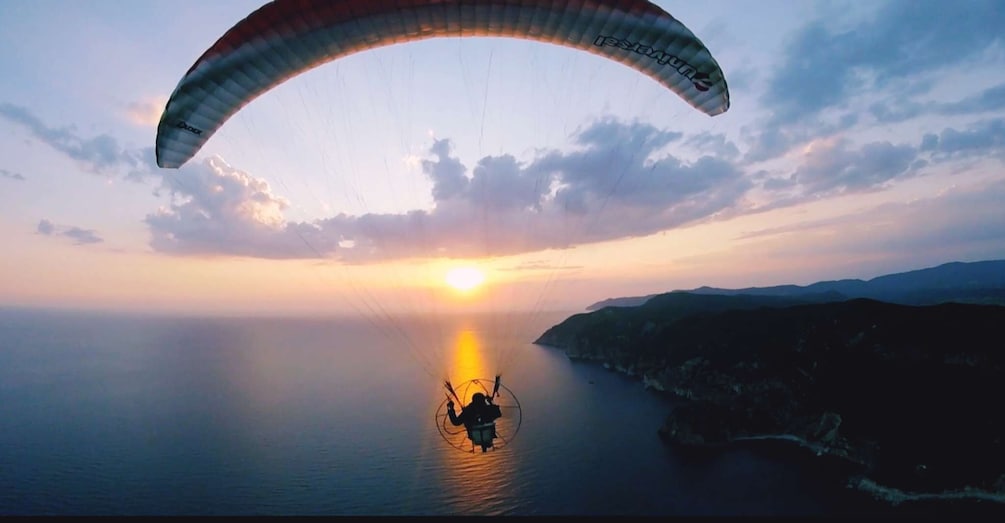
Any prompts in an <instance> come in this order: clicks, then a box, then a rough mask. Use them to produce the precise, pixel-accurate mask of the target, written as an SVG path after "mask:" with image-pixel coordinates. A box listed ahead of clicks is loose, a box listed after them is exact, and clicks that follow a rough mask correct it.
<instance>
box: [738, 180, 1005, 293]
mask: <svg viewBox="0 0 1005 523" xmlns="http://www.w3.org/2000/svg"><path fill="white" fill-rule="evenodd" d="M1003 200H1005V180H994V181H990V182H983V183H980V184H976V185H973V186H956V187H952V188H950V189H947V190H945V191H943V192H941V193H940V194H938V195H936V196H933V197H930V198H924V199H918V200H913V201H910V202H906V203H887V204H884V205H880V206H877V207H874V208H872V209H866V210H862V211H860V212H857V213H854V214H847V215H844V216H841V217H837V218H828V219H823V220H813V221H806V222H799V223H794V224H792V225H789V226H785V227H776V228H771V229H763V230H757V231H750V232H748V233H745V234H744V235H742V236H741V237H740V238H738V239H747V240H749V239H755V238H759V239H762V240H765V241H764V243H762V244H761V246H760V247H759V248H758V249H757V250H758V252H759V253H760V255H763V256H770V257H778V258H779V259H786V258H789V259H798V258H799V257H823V258H827V257H835V258H843V259H847V260H855V259H859V260H870V263H881V264H882V266H883V267H889V268H893V267H896V266H900V267H904V266H916V267H923V266H929V265H933V264H938V263H942V262H944V261H945V260H947V259H953V260H981V259H996V258H1001V257H1002V256H1003V252H1005V221H1003V220H988V216H997V215H1000V214H1001V202H1002V201H1003ZM762 263H766V262H764V261H763V260H762ZM884 270H885V269H877V273H881V272H883V271H884Z"/></svg>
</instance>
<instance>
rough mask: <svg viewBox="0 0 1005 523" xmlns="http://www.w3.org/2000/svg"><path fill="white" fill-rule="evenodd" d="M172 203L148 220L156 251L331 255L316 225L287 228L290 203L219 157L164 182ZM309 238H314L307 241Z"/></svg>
mask: <svg viewBox="0 0 1005 523" xmlns="http://www.w3.org/2000/svg"><path fill="white" fill-rule="evenodd" d="M163 183H164V187H165V189H166V190H167V191H169V192H170V194H171V200H172V201H171V203H170V205H169V206H167V207H165V208H161V209H160V210H158V211H157V212H156V213H154V214H151V215H148V216H147V217H146V219H145V222H146V224H147V226H148V227H149V229H150V232H151V234H152V240H151V247H153V248H154V250H157V251H160V252H165V253H171V254H180V255H234V256H248V257H260V258H311V257H319V256H321V255H322V253H324V252H327V251H330V250H331V246H325V245H324V244H323V242H324V238H315V237H313V235H314V233H315V232H316V231H315V229H314V228H313V227H312V226H309V225H303V224H287V223H285V222H284V220H283V211H284V210H285V209H286V208H287V207H288V206H289V204H288V202H287V201H286V200H285V199H283V198H281V197H279V196H276V195H274V194H273V193H272V191H271V188H270V187H269V185H268V184H267V183H266V182H265V181H263V180H259V179H256V178H253V177H252V176H250V175H248V174H247V173H245V172H243V171H240V170H238V169H235V168H233V167H231V166H230V165H228V164H227V163H226V162H224V161H223V160H221V159H219V158H209V159H206V160H204V161H202V162H201V163H196V162H190V163H189V164H186V165H185V166H183V167H182V168H180V169H178V170H177V171H174V172H173V173H172V176H169V177H168V176H166V177H164V178H163ZM308 238H310V239H308Z"/></svg>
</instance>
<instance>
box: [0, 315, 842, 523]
mask: <svg viewBox="0 0 1005 523" xmlns="http://www.w3.org/2000/svg"><path fill="white" fill-rule="evenodd" d="M564 317H566V315H554V316H551V317H538V318H536V320H537V321H535V322H507V323H506V324H507V326H508V328H506V329H505V330H500V329H498V328H497V327H494V328H489V327H486V325H487V323H486V322H485V321H482V320H479V319H478V318H474V319H453V318H451V319H442V318H433V319H431V321H433V322H435V328H434V329H433V330H434V331H435V332H436V333H437V336H438V337H439V339H440V340H441V341H440V343H439V345H438V347H439V348H428V347H427V345H423V344H421V343H420V344H418V345H416V346H413V347H410V348H408V349H407V350H406V349H403V348H402V347H403V345H402V343H400V339H398V338H397V337H396V333H397V332H398V329H389V328H388V327H387V326H386V325H385V326H381V325H377V326H374V325H371V324H370V323H368V322H365V321H353V320H346V319H225V318H218V319H197V318H187V319H186V318H150V317H125V316H107V315H96V314H82V313H52V312H27V311H16V310H0V514H7V515H11V514H80V515H90V514H149V515H173V514H183V515H198V514H208V515H214V514H216V515H222V514H226V515H238V514H290V515H293V514H307V515H311V514H337V515H355V514H360V515H440V514H474V515H536V514H542V515H575V514H586V515H607V514H615V515H616V514H643V515H685V514H715V515H735V514H778V515H785V514H826V513H834V512H838V511H841V510H843V509H847V508H848V505H847V500H846V499H844V497H843V495H842V493H841V492H840V490H841V489H839V488H834V485H832V484H831V483H830V482H829V481H828V480H827V478H822V477H816V475H815V474H814V471H813V468H812V466H807V465H799V464H797V463H785V462H780V461H776V460H772V459H769V458H768V457H764V456H760V455H757V454H753V453H750V452H747V451H733V452H729V453H725V454H722V455H720V456H717V457H714V458H709V459H705V460H702V461H695V460H690V459H684V458H683V457H682V456H678V455H675V453H674V452H673V451H672V449H669V448H667V447H666V446H664V445H663V444H662V443H661V442H660V441H659V438H658V437H657V436H656V430H657V428H658V427H659V425H660V423H661V422H662V420H663V418H664V417H665V416H666V414H667V413H668V412H669V410H670V408H671V407H670V405H669V404H668V403H667V402H666V400H665V399H664V398H662V397H661V396H659V395H657V394H654V393H651V392H648V391H645V390H644V389H643V388H642V386H641V384H640V383H639V382H637V381H635V380H632V379H630V378H627V377H625V376H622V375H619V374H616V373H612V372H609V371H606V370H604V369H603V368H601V367H599V366H595V365H592V364H585V363H575V362H571V361H569V359H568V358H566V356H565V355H564V354H563V353H561V352H560V351H557V350H555V349H550V348H546V347H539V346H535V345H532V344H531V343H530V342H531V341H532V340H533V339H534V338H536V337H537V336H538V335H539V334H540V333H541V332H543V330H544V329H545V328H547V327H548V326H550V325H553V324H555V323H557V322H559V321H560V320H561V319H563V318H564ZM429 325H433V323H426V324H425V327H424V328H425V329H426V331H427V332H428V327H429ZM519 329H524V331H523V332H514V331H517V330H519ZM503 332H505V334H506V336H505V337H506V338H507V339H509V340H510V343H503V342H501V341H500V340H503V334H502V333H503ZM514 334H515V335H516V336H515V338H514ZM411 339H413V340H415V339H420V340H424V339H425V338H421V337H419V336H412V337H411ZM512 339H517V340H519V341H517V342H516V343H512ZM504 341H505V340H504ZM499 347H505V348H504V349H503V348H499ZM437 366H439V367H440V368H439V369H438V368H437ZM496 368H504V371H503V376H504V378H503V379H504V383H505V384H506V385H507V386H508V387H509V388H510V389H511V390H512V391H513V392H514V393H515V394H516V395H517V397H518V398H519V401H520V403H521V406H522V411H523V417H522V425H521V428H520V431H519V433H518V434H517V435H516V437H515V438H514V439H513V440H512V441H511V443H510V444H509V445H508V446H506V447H503V448H500V449H498V450H496V451H493V452H489V453H487V454H481V453H480V452H479V453H476V454H471V453H464V452H460V451H458V450H456V449H454V448H452V447H450V446H449V445H447V444H446V443H445V442H444V441H443V439H441V437H440V435H439V432H438V431H437V429H436V423H435V418H434V413H435V412H436V409H437V406H438V405H439V404H440V402H441V401H442V400H443V399H444V394H443V389H442V386H441V382H442V379H441V377H442V376H443V375H444V374H449V377H450V378H451V379H453V380H455V381H459V380H463V379H467V378H472V377H491V375H492V373H493V372H494V369H496Z"/></svg>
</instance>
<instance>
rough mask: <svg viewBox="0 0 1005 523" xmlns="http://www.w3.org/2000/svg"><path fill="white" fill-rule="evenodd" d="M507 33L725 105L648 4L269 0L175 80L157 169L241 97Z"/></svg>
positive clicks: (674, 23)
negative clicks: (448, 40)
mask: <svg viewBox="0 0 1005 523" xmlns="http://www.w3.org/2000/svg"><path fill="white" fill-rule="evenodd" d="M476 36H477V37H510V38H522V39H527V40H535V41H540V42H547V43H553V44H558V45H562V46H566V47H570V48H574V49H579V50H583V51H587V52H590V53H593V54H595V55H599V56H603V57H605V58H608V59H611V60H615V61H618V62H621V63H623V64H625V65H627V66H628V67H631V68H633V69H635V70H637V71H639V72H640V73H643V74H645V75H647V76H649V77H651V78H653V79H654V80H656V81H657V82H659V83H660V84H662V85H664V86H665V87H667V88H668V89H669V90H671V91H673V92H675V93H677V94H678V95H679V96H680V97H681V98H682V99H683V100H684V101H685V102H687V103H688V104H690V105H691V106H693V107H695V108H696V109H698V110H699V111H702V112H704V113H706V114H708V115H713V116H714V115H717V114H720V113H723V112H725V111H726V110H727V109H728V108H729V91H728V88H727V86H726V79H725V77H724V76H723V73H722V70H721V69H720V68H719V64H718V63H716V61H715V59H714V58H712V55H711V53H710V52H709V50H708V49H707V48H706V47H705V45H704V44H702V42H701V41H700V40H699V39H698V38H697V37H696V36H695V35H694V34H693V33H692V32H691V31H690V30H689V29H688V28H687V27H685V26H684V25H683V24H682V23H681V22H679V21H678V20H677V19H676V18H674V17H673V16H671V15H670V14H669V13H667V12H666V11H664V10H663V9H662V8H660V7H659V6H657V5H655V4H653V3H651V2H648V1H646V0H617V1H609V2H602V1H599V0H567V1H562V2H555V1H551V0H414V1H409V2H402V1H400V0H275V1H273V2H270V3H268V4H266V5H264V6H262V7H261V8H259V9H258V10H256V11H255V12H253V13H251V14H250V15H249V16H248V17H247V18H245V19H244V20H241V21H240V22H238V23H237V24H236V25H235V26H234V27H232V28H231V29H230V30H228V31H227V32H226V33H225V34H224V35H223V36H221V37H220V39H219V40H217V41H216V43H214V44H213V45H212V46H211V47H210V48H209V49H207V50H206V51H205V52H204V53H203V55H202V56H201V57H200V58H199V59H198V60H196V62H195V63H194V64H193V65H192V67H191V68H190V69H189V70H188V72H187V73H185V75H184V76H183V77H182V79H181V81H180V82H179V84H178V86H177V87H176V88H175V90H174V92H173V93H172V95H171V97H170V98H169V100H168V102H167V106H166V107H165V110H164V113H163V115H162V116H161V120H160V123H159V125H158V127H157V141H156V156H157V165H158V166H160V167H165V168H177V167H180V166H181V165H184V164H185V163H186V162H187V161H188V160H189V159H191V158H192V156H194V155H195V154H196V153H197V152H198V151H199V149H200V148H202V146H203V145H204V144H205V143H206V141H207V140H209V138H210V137H211V136H212V135H213V134H214V133H215V132H216V131H217V130H218V129H219V128H220V127H221V126H222V125H223V124H224V123H225V122H226V121H227V119H229V118H230V117H231V116H232V115H233V114H234V113H236V112H237V111H238V110H240V109H241V107H243V106H245V105H246V104H248V103H249V102H250V101H251V100H253V99H254V98H256V97H257V96H259V95H261V94H262V93H264V92H266V91H268V90H269V89H271V88H273V87H275V86H276V85H278V84H280V83H282V82H284V81H286V80H287V79H289V78H291V77H293V76H296V75H298V74H300V73H302V72H305V71H307V70H309V69H312V68H314V67H317V66H319V65H321V64H324V63H327V62H330V61H332V60H335V59H337V58H340V57H343V56H347V55H350V54H353V53H357V52H361V51H364V50H367V49H372V48H375V47H381V46H387V45H392V44H397V43H403V42H409V41H415V40H422V39H427V38H436V37H476Z"/></svg>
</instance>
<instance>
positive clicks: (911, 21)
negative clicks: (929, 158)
mask: <svg viewBox="0 0 1005 523" xmlns="http://www.w3.org/2000/svg"><path fill="white" fill-rule="evenodd" d="M1002 27H1005V10H1003V9H1001V3H1000V2H999V1H997V0H974V1H971V2H967V3H966V5H960V4H954V3H952V2H942V1H939V0H895V1H890V2H887V3H885V4H883V5H882V6H881V7H880V8H879V9H878V10H877V12H876V14H875V17H873V18H872V19H871V20H868V21H866V22H864V23H862V24H860V25H858V26H855V27H851V28H849V29H847V30H838V29H837V28H836V27H835V26H834V24H832V23H830V22H829V21H823V20H821V21H816V22H813V23H810V24H808V25H807V26H806V27H804V28H803V29H801V30H800V31H799V32H798V33H797V34H796V35H795V37H794V38H793V39H792V40H791V42H790V43H789V45H787V46H786V48H785V49H786V52H785V54H784V57H783V58H784V60H783V62H782V63H781V64H780V65H779V67H778V68H777V69H776V70H775V71H774V73H773V74H772V76H771V79H770V80H769V87H768V90H767V92H766V93H765V94H764V97H763V101H764V102H765V103H766V104H767V105H768V106H769V107H770V109H771V110H772V111H773V113H774V115H775V122H776V123H788V122H794V121H799V120H805V119H811V118H814V117H815V116H816V115H817V114H818V113H820V112H821V111H823V110H824V109H827V108H831V107H836V106H841V105H842V104H844V103H845V101H846V100H847V99H849V98H850V97H852V96H856V95H858V94H861V93H863V92H868V90H869V89H871V88H877V87H878V88H885V87H889V86H891V85H897V84H902V83H904V82H907V83H910V82H911V81H912V80H915V79H917V78H918V77H919V76H921V75H924V74H926V73H930V72H932V71H935V70H939V69H943V68H947V67H951V66H959V65H960V64H963V63H966V62H968V61H971V60H975V59H977V58H979V57H980V56H981V55H982V53H983V52H984V51H985V50H986V49H988V48H989V47H990V46H992V45H994V44H996V43H1000V42H1001V41H1002V38H1003V34H1002V31H1001V28H1002Z"/></svg>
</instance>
